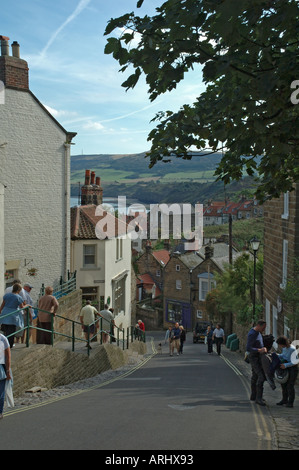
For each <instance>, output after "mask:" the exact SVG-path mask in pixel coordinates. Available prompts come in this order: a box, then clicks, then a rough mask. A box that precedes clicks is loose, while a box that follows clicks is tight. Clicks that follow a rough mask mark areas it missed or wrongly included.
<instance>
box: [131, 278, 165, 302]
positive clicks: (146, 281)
mask: <svg viewBox="0 0 299 470" xmlns="http://www.w3.org/2000/svg"><path fill="white" fill-rule="evenodd" d="M136 284H137V286H139V285H140V284H142V285H143V288H144V290H145V291H146V292H147V293H148V292H151V291H152V289H153V286H154V285H155V286H156V290H155V296H156V297H158V296H159V295H160V294H161V290H160V288H159V286H158V285H157V284H156V283H155V281H154V280H153V278H152V277H151V275H150V274H139V275H138V276H137V280H136Z"/></svg>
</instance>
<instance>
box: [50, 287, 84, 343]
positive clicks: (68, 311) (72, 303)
mask: <svg viewBox="0 0 299 470" xmlns="http://www.w3.org/2000/svg"><path fill="white" fill-rule="evenodd" d="M58 302H59V309H58V312H57V315H58V316H57V317H56V318H55V323H54V330H55V331H58V332H59V333H63V334H64V335H68V336H72V322H71V321H67V320H66V319H65V318H67V319H69V320H74V321H76V322H80V318H79V317H80V312H81V308H82V291H81V290H80V289H78V290H76V291H74V292H72V293H71V294H68V295H65V296H64V297H61V298H60V299H58ZM60 316H62V317H64V318H60ZM74 334H75V337H76V338H81V336H82V327H81V325H78V324H77V323H75V329H74ZM66 340H67V338H65V336H60V335H55V338H54V343H56V342H58V341H66Z"/></svg>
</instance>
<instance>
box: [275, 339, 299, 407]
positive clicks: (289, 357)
mask: <svg viewBox="0 0 299 470" xmlns="http://www.w3.org/2000/svg"><path fill="white" fill-rule="evenodd" d="M276 343H277V344H278V345H279V346H281V347H282V352H281V354H278V357H279V359H280V361H282V364H281V365H280V369H283V370H287V371H288V373H289V374H288V379H287V381H286V382H285V383H282V384H281V389H282V399H281V401H280V402H278V403H277V405H286V407H288V408H293V406H294V401H295V383H296V379H297V376H298V362H297V359H296V348H295V346H293V345H292V344H290V341H289V340H288V338H286V337H285V336H280V337H279V338H277V341H276ZM293 355H294V356H293ZM293 357H295V361H294V359H293Z"/></svg>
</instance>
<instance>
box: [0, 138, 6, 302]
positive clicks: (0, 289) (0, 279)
mask: <svg viewBox="0 0 299 470" xmlns="http://www.w3.org/2000/svg"><path fill="white" fill-rule="evenodd" d="M6 145H7V143H6V142H4V143H0V168H3V165H4V162H3V160H2V154H3V152H5V147H6ZM4 189H5V185H4V182H3V181H0V299H2V297H3V295H4V290H5V282H4V272H5V269H4V263H5V253H4Z"/></svg>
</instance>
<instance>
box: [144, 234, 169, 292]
mask: <svg viewBox="0 0 299 470" xmlns="http://www.w3.org/2000/svg"><path fill="white" fill-rule="evenodd" d="M169 259H170V252H169V250H168V249H162V250H153V249H152V245H151V242H150V240H147V242H146V246H145V251H144V253H143V254H142V255H141V256H139V258H138V259H137V260H136V266H137V270H138V274H141V275H142V274H149V275H150V277H151V279H152V281H153V282H154V283H155V284H156V285H157V287H158V288H159V290H160V291H163V284H164V270H165V267H166V266H167V263H168V262H169Z"/></svg>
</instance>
